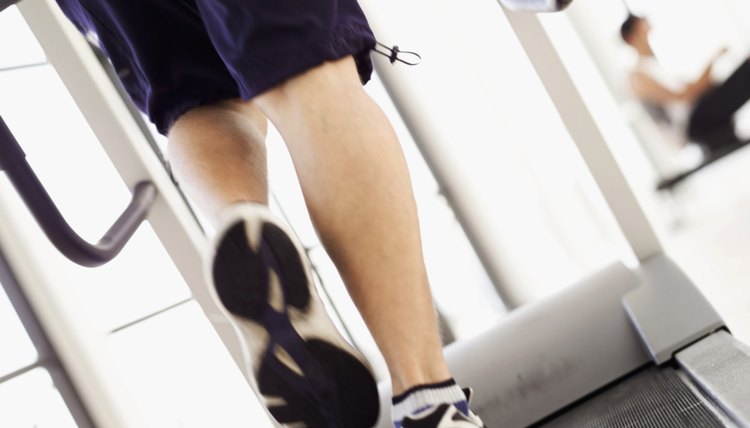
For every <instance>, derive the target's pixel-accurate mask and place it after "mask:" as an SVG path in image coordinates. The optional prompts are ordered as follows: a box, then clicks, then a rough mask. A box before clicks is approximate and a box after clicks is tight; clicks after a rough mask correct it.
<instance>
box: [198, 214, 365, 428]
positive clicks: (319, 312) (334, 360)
mask: <svg viewBox="0 0 750 428" xmlns="http://www.w3.org/2000/svg"><path fill="white" fill-rule="evenodd" d="M224 220H225V221H224V223H223V224H224V226H223V227H222V228H221V229H220V230H219V231H218V233H217V235H216V238H215V239H214V243H213V247H212V254H211V257H209V258H208V260H209V261H210V266H209V269H208V270H207V271H208V273H210V275H209V277H210V284H211V285H212V288H213V290H212V292H215V297H216V298H217V300H218V302H220V303H221V306H223V307H224V308H225V309H226V314H227V316H228V317H229V318H230V319H231V320H232V321H233V322H234V324H235V327H236V330H237V332H238V335H239V337H240V340H241V342H242V344H243V347H244V350H245V358H246V369H247V370H248V371H249V372H250V373H251V374H252V377H253V378H254V379H255V383H256V385H254V386H255V388H256V389H257V391H258V392H259V394H260V395H261V396H262V401H263V402H264V404H265V405H266V406H267V408H268V410H269V412H270V413H271V415H273V417H274V418H275V419H276V421H278V422H279V423H281V424H289V425H291V426H295V427H297V426H305V427H311V428H312V427H314V428H323V427H325V428H336V427H340V428H369V427H372V426H373V425H374V424H375V422H376V420H377V417H378V413H379V399H378V390H377V385H376V383H375V380H374V378H373V376H372V374H371V370H370V367H369V365H368V363H367V361H366V360H365V359H364V357H363V356H362V355H361V354H360V353H359V352H357V350H355V349H354V348H353V347H352V346H351V345H349V343H347V342H346V340H345V339H344V338H343V337H342V336H341V335H340V334H339V332H338V330H337V329H336V327H335V326H334V324H333V322H332V321H331V319H330V318H329V317H328V315H327V314H326V311H325V308H324V307H323V303H322V301H321V300H320V297H319V296H318V293H317V290H316V288H315V284H314V282H313V280H312V276H311V274H310V268H309V261H308V260H307V256H306V255H305V252H304V251H303V250H302V247H301V245H300V244H299V243H298V242H297V241H296V240H295V239H294V238H293V236H294V235H293V233H291V232H290V231H289V230H288V229H287V227H286V226H285V225H284V224H283V223H281V222H279V221H278V220H276V218H275V217H274V215H273V214H272V213H271V212H270V211H269V210H268V209H267V208H266V207H264V206H262V205H257V204H250V203H247V204H238V205H236V206H234V207H232V208H231V209H229V211H228V213H227V215H226V218H225V219H224Z"/></svg>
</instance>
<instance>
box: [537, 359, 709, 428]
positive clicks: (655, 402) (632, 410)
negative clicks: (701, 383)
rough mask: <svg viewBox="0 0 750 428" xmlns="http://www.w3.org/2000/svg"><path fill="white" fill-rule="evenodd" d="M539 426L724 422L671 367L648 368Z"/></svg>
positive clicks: (660, 427)
mask: <svg viewBox="0 0 750 428" xmlns="http://www.w3.org/2000/svg"><path fill="white" fill-rule="evenodd" d="M539 426H541V427H544V428H554V427H576V428H578V427H580V428H589V427H590V428H600V427H607V428H609V427H612V428H635V427H648V428H672V427H675V428H677V427H680V428H693V427H696V428H697V427H723V426H724V425H723V424H722V423H721V422H720V421H719V419H718V418H717V417H716V416H715V415H714V414H713V413H712V411H711V410H710V409H709V408H708V407H707V406H706V404H705V403H704V402H703V401H702V400H701V398H699V397H696V396H695V394H693V392H692V391H691V390H690V388H689V387H688V386H687V385H685V384H684V383H683V381H682V380H681V379H680V378H679V376H678V375H677V372H675V371H674V369H671V368H662V369H658V368H656V367H650V368H648V369H645V370H643V371H641V372H639V373H637V374H635V375H634V376H632V377H630V378H628V379H626V380H624V381H622V382H620V383H618V384H615V385H613V386H611V387H609V388H607V389H605V390H603V391H601V392H599V393H597V394H596V395H594V396H593V397H591V398H589V399H588V400H586V401H583V402H581V403H580V404H578V405H575V407H573V408H571V409H569V410H568V411H566V412H565V413H562V414H560V415H557V416H554V417H553V419H551V420H548V421H546V422H544V423H542V424H541V425H539Z"/></svg>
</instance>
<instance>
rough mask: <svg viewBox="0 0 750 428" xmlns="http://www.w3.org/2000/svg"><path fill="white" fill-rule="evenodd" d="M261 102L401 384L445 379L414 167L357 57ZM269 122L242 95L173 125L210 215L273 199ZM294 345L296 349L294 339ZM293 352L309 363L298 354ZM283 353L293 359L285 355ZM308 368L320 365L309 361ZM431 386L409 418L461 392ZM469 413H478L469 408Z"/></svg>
mask: <svg viewBox="0 0 750 428" xmlns="http://www.w3.org/2000/svg"><path fill="white" fill-rule="evenodd" d="M256 103H257V104H258V105H261V106H262V108H263V109H264V110H265V112H266V114H268V115H270V116H271V117H272V118H273V120H274V121H275V123H276V125H277V127H279V129H280V130H281V132H282V134H283V135H284V138H285V139H286V141H287V143H288V145H289V147H290V151H291V153H292V156H293V158H294V162H295V166H296V168H297V171H298V174H299V176H300V179H301V182H302V187H303V190H304V192H305V198H306V200H307V203H308V206H309V208H310V212H311V214H312V216H313V220H314V222H315V223H316V226H317V228H318V230H319V232H320V235H321V238H322V240H323V242H324V244H325V245H326V247H327V249H328V251H329V252H330V253H331V256H332V257H333V258H334V260H335V262H336V263H337V265H338V266H339V269H340V270H341V273H342V275H343V276H344V279H345V282H346V283H347V286H348V288H349V289H350V292H351V294H352V296H353V298H354V300H355V301H356V303H357V305H358V306H359V308H360V310H361V311H362V313H363V316H364V318H365V320H366V321H367V323H368V325H369V326H370V328H371V330H372V332H373V335H374V336H375V338H376V341H377V342H378V344H379V346H380V348H381V350H382V351H383V353H384V355H385V357H386V360H387V362H388V364H389V368H390V370H391V373H392V378H393V387H394V392H396V393H398V392H403V391H404V390H405V389H407V388H410V387H413V386H415V385H425V384H433V383H436V382H437V381H444V380H446V379H449V378H450V374H449V373H448V370H447V368H446V366H445V362H444V359H443V356H442V350H441V344H440V341H439V338H438V335H437V322H436V317H435V312H434V309H433V306H432V300H431V297H430V293H429V289H428V286H427V278H426V274H425V269H424V264H423V260H422V254H421V243H420V237H419V229H418V224H417V219H416V208H415V205H414V200H413V196H412V194H411V188H410V185H409V176H408V171H407V170H406V165H405V162H404V159H403V155H402V154H401V151H400V147H399V145H398V142H397V140H396V137H395V135H394V133H393V130H392V129H391V127H390V124H389V123H388V121H387V119H386V118H385V117H384V116H383V113H382V112H381V111H380V109H379V108H378V107H377V106H376V105H375V104H374V103H373V101H372V100H371V99H370V98H369V97H368V96H367V95H366V94H365V93H364V91H363V89H362V87H361V85H360V83H359V81H358V79H357V74H356V72H355V70H354V67H353V64H352V62H351V60H350V59H346V60H342V61H339V62H336V63H329V64H326V65H324V66H322V67H319V68H316V69H314V70H311V71H309V72H308V73H305V74H303V75H301V76H298V77H296V78H293V79H291V80H290V81H288V82H287V83H285V84H283V85H281V86H278V87H276V88H274V89H272V90H271V91H269V92H267V93H266V94H264V95H262V96H261V97H259V98H258V99H256ZM265 121H266V119H265V116H264V115H263V114H262V113H260V111H259V110H258V109H257V108H255V107H254V105H253V103H242V102H238V101H235V102H224V103H219V104H215V105H211V106H207V107H201V108H197V109H194V110H191V111H190V112H188V113H187V114H185V115H183V116H182V117H181V118H180V119H179V120H178V121H177V122H176V124H175V125H174V126H173V127H172V129H171V131H170V134H169V137H170V146H169V157H170V161H171V162H172V166H173V169H174V171H175V174H176V176H177V178H178V180H179V181H180V182H181V184H182V187H183V188H184V189H185V191H186V193H187V194H188V195H189V196H190V197H191V198H192V199H193V200H194V201H195V202H196V203H197V204H198V206H199V208H200V209H201V210H202V211H203V212H204V213H207V214H209V215H210V216H211V217H212V219H214V221H216V219H217V218H218V214H219V212H220V211H222V210H223V209H224V208H226V207H227V206H229V205H231V204H233V203H235V202H238V201H255V202H260V203H263V204H265V203H266V200H267V190H266V185H267V184H266V168H265V148H264V146H263V144H262V143H263V139H264V136H265ZM217 226H221V225H220V224H217ZM235 242H236V241H235ZM233 265H234V264H233ZM283 271H284V269H282V271H281V274H282V275H283V274H284V273H285V272H283ZM240 276H242V278H246V277H248V275H243V274H241V275H240ZM248 278H249V277H248ZM243 297H244V296H237V298H231V299H230V300H229V304H230V306H235V310H239V311H242V310H243V308H239V309H237V308H236V302H237V301H238V300H242V298H243ZM222 302H223V303H225V306H226V305H227V301H224V300H222ZM240 306H242V305H240ZM235 310H232V309H230V312H235ZM242 318H243V317H240V319H242ZM250 339H252V338H250ZM259 349H266V345H261V346H260V348H259ZM288 349H292V350H293V343H291V344H290V347H289V348H288ZM292 358H293V359H294V360H295V361H302V360H300V359H299V355H298V354H297V355H294V356H292ZM262 359H263V362H258V361H255V362H254V363H256V364H262V363H264V362H265V361H267V357H263V358H262ZM282 360H283V358H282ZM285 361H286V363H284V364H286V365H287V366H289V367H294V366H295V363H294V362H292V361H291V360H289V359H288V358H287V359H286V360H285ZM256 369H257V367H256ZM324 369H325V368H324ZM301 371H302V372H304V373H306V374H309V373H311V372H312V370H307V367H304V368H302V370H301ZM262 372H263V370H260V371H258V372H256V373H255V374H256V375H258V373H262ZM310 382H311V385H313V386H314V385H323V384H325V381H324V382H323V384H320V383H317V384H316V382H317V380H316V379H313V378H311V379H310ZM349 382H352V378H351V377H350V378H349ZM451 385H452V386H451ZM428 386H429V388H428V390H422V391H418V392H417V393H416V395H419V397H417V398H418V399H416V400H415V399H410V400H407V401H408V403H404V404H403V405H400V406H401V407H403V408H404V409H405V410H403V416H407V415H409V414H411V410H408V409H409V408H410V406H414V402H417V403H418V402H420V400H426V402H430V400H435V397H436V396H437V397H439V398H437V399H438V400H440V402H446V403H452V402H461V401H464V399H465V396H464V395H463V393H462V392H461V391H460V389H458V391H456V389H457V388H458V387H457V386H455V385H454V384H448V383H445V382H440V383H439V387H437V389H435V388H433V387H434V385H428ZM362 387H363V386H359V387H358V386H354V388H362ZM301 388H302V390H304V389H305V388H308V387H307V386H304V385H303V386H301ZM436 391H437V392H436ZM352 392H358V391H352ZM365 395H366V394H365ZM414 395H415V394H410V395H409V396H410V397H412V398H413V396H414ZM423 396H427V398H424V397H423ZM456 396H458V397H456ZM360 401H362V400H360ZM287 402H288V401H287ZM270 403H271V402H269V405H271V404H270ZM274 403H275V401H274ZM293 403H294V405H295V407H294V408H293V410H290V411H291V413H293V414H290V413H289V412H290V411H284V409H283V407H282V408H279V407H276V410H275V411H273V410H272V412H273V413H274V415H275V416H277V418H278V417H288V418H290V419H289V420H291V421H294V420H297V419H295V418H297V417H298V414H299V413H300V412H301V413H304V412H307V411H309V408H305V407H304V406H301V407H300V406H299V403H300V401H299V400H296V401H294V402H293ZM352 404H354V405H355V406H364V407H367V406H368V403H365V402H361V403H358V404H357V403H352ZM274 405H275V406H278V404H274ZM464 405H465V402H464ZM422 407H423V406H420V407H418V408H422ZM290 409H291V408H290ZM362 410H364V409H362ZM443 411H446V412H457V411H458V410H456V408H451V409H447V410H446V409H443ZM461 411H462V412H464V413H465V414H467V417H472V418H473V417H474V416H471V415H469V412H468V409H467V408H465V407H461ZM279 412H282V413H279ZM279 415H282V416H279ZM403 416H399V419H398V420H401V418H403ZM448 416H450V415H448ZM313 417H314V416H313ZM455 417H461V416H460V415H458V416H455ZM449 419H450V418H449ZM475 422H476V421H475ZM476 425H477V426H481V422H477V423H476ZM357 426H359V425H357ZM405 426H407V425H405Z"/></svg>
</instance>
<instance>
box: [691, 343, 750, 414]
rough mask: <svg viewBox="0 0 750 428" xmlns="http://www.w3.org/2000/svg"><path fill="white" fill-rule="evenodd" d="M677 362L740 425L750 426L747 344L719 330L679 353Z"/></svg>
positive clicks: (749, 350)
mask: <svg viewBox="0 0 750 428" xmlns="http://www.w3.org/2000/svg"><path fill="white" fill-rule="evenodd" d="M677 362H678V363H679V364H680V366H682V368H683V369H684V370H685V371H686V372H687V373H688V374H689V375H690V377H691V378H692V379H693V380H694V381H695V383H696V384H698V386H699V387H700V388H701V389H703V391H704V392H705V393H706V394H707V395H708V396H710V397H711V398H712V399H713V401H714V402H715V403H717V404H718V405H719V406H720V407H721V408H722V410H723V411H724V412H725V413H726V414H727V415H729V417H731V418H732V419H734V421H735V422H736V423H737V424H738V425H739V426H743V427H750V346H748V345H745V344H744V343H742V342H740V341H738V340H737V339H735V338H734V337H732V335H730V334H729V333H728V332H726V331H720V332H717V333H714V334H712V335H711V336H709V337H707V338H705V339H703V340H701V341H700V342H698V343H696V344H695V345H693V346H691V347H689V348H687V349H685V350H684V351H681V352H679V353H678V354H677Z"/></svg>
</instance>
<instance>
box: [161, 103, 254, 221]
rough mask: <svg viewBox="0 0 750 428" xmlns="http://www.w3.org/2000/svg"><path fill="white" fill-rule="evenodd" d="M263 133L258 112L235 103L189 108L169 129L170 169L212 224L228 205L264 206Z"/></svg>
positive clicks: (249, 105)
mask: <svg viewBox="0 0 750 428" xmlns="http://www.w3.org/2000/svg"><path fill="white" fill-rule="evenodd" d="M266 130H267V120H266V117H265V116H264V115H263V113H261V112H260V110H258V109H257V107H255V106H254V105H253V104H252V103H247V102H243V101H240V100H235V101H224V102H220V103H217V104H213V105H209V106H205V107H198V108H195V109H193V110H191V111H189V112H187V113H185V114H184V115H182V116H181V117H180V118H179V119H178V120H177V122H175V124H174V125H173V126H172V128H171V129H170V131H169V145H168V158H169V161H170V164H171V166H172V170H173V172H174V174H175V176H176V177H177V180H178V182H179V183H180V185H181V186H182V188H183V190H184V191H185V192H186V194H187V195H188V196H189V197H190V198H191V199H192V200H193V202H195V204H196V205H197V206H198V208H199V209H200V211H201V212H202V213H203V214H205V215H207V216H209V218H210V220H211V221H213V222H214V224H216V222H217V220H218V216H219V214H220V213H221V211H222V210H223V209H224V208H226V207H227V206H229V205H230V204H232V203H234V202H240V201H251V202H258V203H261V204H264V205H265V204H267V203H268V179H267V168H266V146H265V139H266Z"/></svg>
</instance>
